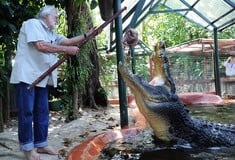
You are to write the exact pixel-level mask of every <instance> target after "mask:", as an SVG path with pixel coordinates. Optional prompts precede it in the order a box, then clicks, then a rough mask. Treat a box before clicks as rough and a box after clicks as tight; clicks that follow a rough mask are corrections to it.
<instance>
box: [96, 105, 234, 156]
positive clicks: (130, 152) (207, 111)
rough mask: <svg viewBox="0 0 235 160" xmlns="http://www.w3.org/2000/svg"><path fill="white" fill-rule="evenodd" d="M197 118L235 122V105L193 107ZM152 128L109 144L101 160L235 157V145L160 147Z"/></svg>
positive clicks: (192, 109) (191, 112) (191, 111)
mask: <svg viewBox="0 0 235 160" xmlns="http://www.w3.org/2000/svg"><path fill="white" fill-rule="evenodd" d="M189 109H190V114H191V115H192V116H194V117H197V118H200V119H204V120H209V121H214V122H218V123H229V124H235V104H233V105H232V104H230V105H227V106H190V107H189ZM152 141H153V139H152V131H151V129H149V130H145V131H143V132H142V133H140V134H139V135H138V136H135V137H129V138H127V139H125V140H119V141H117V142H115V143H112V144H109V145H108V146H107V147H106V148H105V149H104V151H103V153H102V154H101V155H100V157H99V160H107V159H109V160H235V146H234V147H230V148H209V149H203V150H196V149H192V148H190V147H189V148H187V146H164V145H159V146H156V145H155V144H153V143H152Z"/></svg>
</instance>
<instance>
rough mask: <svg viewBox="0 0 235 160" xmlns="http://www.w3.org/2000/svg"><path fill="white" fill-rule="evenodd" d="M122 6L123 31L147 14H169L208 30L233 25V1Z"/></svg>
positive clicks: (142, 0) (165, 0)
mask: <svg viewBox="0 0 235 160" xmlns="http://www.w3.org/2000/svg"><path fill="white" fill-rule="evenodd" d="M122 6H123V7H124V6H127V11H126V12H125V13H124V14H123V17H124V19H123V25H124V26H123V28H124V29H125V28H126V27H128V26H132V27H136V26H137V25H138V24H139V23H141V21H142V20H143V19H144V18H145V17H146V16H147V15H148V14H155V13H170V12H176V13H178V14H180V15H181V16H183V17H185V18H186V19H188V20H189V21H192V22H194V23H196V24H198V25H200V26H202V27H203V28H205V29H208V30H213V29H214V28H217V30H218V31H221V30H223V29H225V28H228V27H230V26H232V25H234V24H235V12H234V11H235V0H210V1H209V0H139V1H137V0H124V1H123V2H122ZM162 6H164V9H163V8H162Z"/></svg>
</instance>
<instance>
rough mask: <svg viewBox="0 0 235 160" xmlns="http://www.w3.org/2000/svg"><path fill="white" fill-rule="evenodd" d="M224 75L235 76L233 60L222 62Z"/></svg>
mask: <svg viewBox="0 0 235 160" xmlns="http://www.w3.org/2000/svg"><path fill="white" fill-rule="evenodd" d="M223 65H224V66H225V74H226V76H235V62H229V63H228V62H224V64H223Z"/></svg>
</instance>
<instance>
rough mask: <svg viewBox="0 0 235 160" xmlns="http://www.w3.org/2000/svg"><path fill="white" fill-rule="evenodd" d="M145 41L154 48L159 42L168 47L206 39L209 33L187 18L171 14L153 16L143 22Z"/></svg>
mask: <svg viewBox="0 0 235 160" xmlns="http://www.w3.org/2000/svg"><path fill="white" fill-rule="evenodd" d="M142 26H143V40H144V42H145V43H147V44H149V45H150V46H154V45H155V43H156V42H157V41H159V40H163V41H165V43H166V46H167V47H170V46H174V45H177V44H179V43H182V42H186V41H191V40H194V39H196V38H206V37H208V36H209V35H208V33H207V32H206V31H205V30H204V29H202V28H200V27H198V26H197V25H195V24H192V23H191V22H189V21H187V20H186V19H185V18H183V17H181V16H179V15H177V14H174V13H171V14H152V15H150V16H149V17H147V18H146V20H144V22H143V25H142Z"/></svg>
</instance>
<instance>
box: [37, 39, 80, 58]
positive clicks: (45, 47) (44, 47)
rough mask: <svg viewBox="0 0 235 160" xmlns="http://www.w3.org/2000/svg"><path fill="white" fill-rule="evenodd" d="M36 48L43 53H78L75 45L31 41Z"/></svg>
mask: <svg viewBox="0 0 235 160" xmlns="http://www.w3.org/2000/svg"><path fill="white" fill-rule="evenodd" d="M33 44H34V46H35V47H36V49H37V50H39V51H41V52H45V53H58V52H64V53H67V54H70V55H75V54H77V53H78V51H79V48H78V47H76V46H64V45H56V44H51V43H49V42H45V41H37V42H34V43H33Z"/></svg>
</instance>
